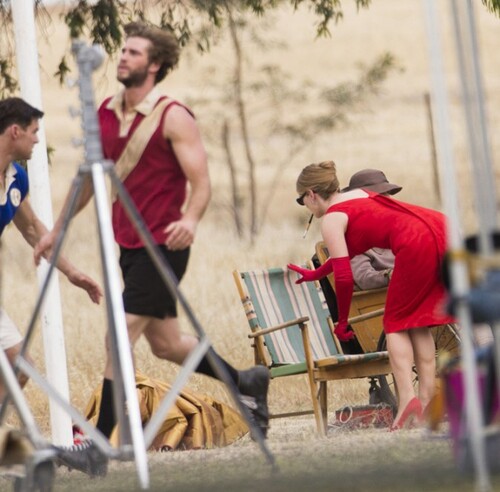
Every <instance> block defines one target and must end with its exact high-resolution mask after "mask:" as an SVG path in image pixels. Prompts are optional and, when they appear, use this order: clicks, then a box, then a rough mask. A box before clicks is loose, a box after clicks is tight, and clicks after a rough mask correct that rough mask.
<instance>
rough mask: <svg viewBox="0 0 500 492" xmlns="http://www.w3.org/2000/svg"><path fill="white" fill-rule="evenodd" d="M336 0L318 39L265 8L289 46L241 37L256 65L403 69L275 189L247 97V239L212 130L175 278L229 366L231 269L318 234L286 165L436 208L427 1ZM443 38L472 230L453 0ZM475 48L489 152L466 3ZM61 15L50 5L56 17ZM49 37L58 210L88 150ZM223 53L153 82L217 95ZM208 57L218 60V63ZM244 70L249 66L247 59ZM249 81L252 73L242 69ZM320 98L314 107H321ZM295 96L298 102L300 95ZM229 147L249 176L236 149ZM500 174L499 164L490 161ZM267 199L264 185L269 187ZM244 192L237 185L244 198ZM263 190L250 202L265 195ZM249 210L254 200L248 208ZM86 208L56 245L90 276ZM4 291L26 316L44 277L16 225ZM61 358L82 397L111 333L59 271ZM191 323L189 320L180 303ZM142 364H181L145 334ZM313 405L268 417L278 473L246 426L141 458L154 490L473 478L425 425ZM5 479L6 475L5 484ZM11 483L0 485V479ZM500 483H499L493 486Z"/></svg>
mask: <svg viewBox="0 0 500 492" xmlns="http://www.w3.org/2000/svg"><path fill="white" fill-rule="evenodd" d="M343 3H345V9H346V10H345V17H344V20H343V21H342V22H341V23H340V24H339V25H338V26H336V27H332V36H331V38H328V39H318V40H315V31H314V17H313V16H312V15H311V13H310V12H308V11H306V10H301V11H299V12H297V13H295V14H294V15H292V14H291V13H290V12H289V11H288V10H282V11H278V12H277V13H276V14H274V15H273V18H272V21H270V22H271V23H270V26H269V27H268V35H269V36H270V37H272V38H273V39H276V40H286V42H287V45H288V46H287V48H286V50H285V51H274V50H262V51H259V49H257V48H255V47H252V45H251V44H250V42H249V41H248V45H245V46H246V47H247V49H248V51H247V53H248V55H247V56H248V58H249V63H252V64H254V66H258V64H260V63H264V62H268V63H275V64H279V65H280V67H282V69H283V70H285V71H287V72H289V73H290V74H291V75H290V77H291V79H290V80H291V81H292V82H293V84H294V85H295V86H296V87H297V90H298V91H300V88H301V87H302V86H305V84H306V82H307V81H308V80H311V79H314V80H315V81H318V82H320V83H321V84H326V83H331V84H333V85H335V84H338V83H341V82H345V81H348V80H350V79H352V78H354V77H355V76H356V74H357V73H358V68H357V66H358V64H359V63H363V64H365V65H366V64H370V63H371V62H372V61H373V60H374V59H375V57H376V56H378V55H379V54H381V53H382V52H384V51H390V52H391V53H393V54H394V56H395V57H396V58H397V60H398V62H399V65H400V66H401V67H402V70H400V71H397V72H393V73H391V74H390V76H389V78H388V80H387V81H386V82H385V83H384V85H383V89H382V91H381V92H380V94H379V95H378V96H376V97H373V98H370V100H369V101H368V102H367V103H366V107H365V108H364V110H363V111H357V112H356V113H354V114H353V115H352V117H351V123H350V125H349V126H347V127H345V128H339V129H336V130H334V131H332V132H331V134H329V135H328V136H325V135H323V134H322V135H319V136H318V138H317V139H316V140H315V141H314V143H313V145H311V147H310V149H309V150H308V152H307V154H306V155H305V156H304V155H302V156H300V157H297V158H291V159H290V161H289V162H288V163H287V165H286V166H285V168H284V171H283V172H282V174H281V179H280V182H279V184H278V186H275V187H274V188H273V189H272V190H270V189H269V187H270V182H271V176H272V174H273V167H272V166H273V164H274V163H276V162H278V161H280V159H282V158H283V157H284V156H286V155H287V149H286V148H284V147H283V146H281V147H280V142H279V141H273V140H272V139H269V137H270V136H269V135H266V134H264V132H263V131H262V128H261V127H260V126H259V124H258V121H259V120H258V116H255V117H254V116H253V113H252V109H254V108H257V107H258V103H259V101H258V100H254V99H253V98H252V97H251V96H248V100H247V102H248V107H249V112H250V115H251V116H250V120H251V127H250V131H251V136H252V145H253V146H254V151H255V155H256V156H259V158H260V160H259V162H262V163H264V164H262V163H261V164H259V165H258V167H257V170H256V173H257V181H258V187H257V188H258V194H259V199H260V200H261V201H262V200H264V199H266V200H270V202H269V216H268V220H267V222H266V223H265V224H264V226H263V228H262V231H261V233H260V234H259V236H258V237H257V239H256V241H255V244H254V245H253V246H252V245H250V242H249V241H248V238H245V239H238V238H237V236H236V234H235V233H234V225H233V223H232V220H231V216H230V213H229V212H228V204H229V203H230V192H229V186H228V171H227V168H226V164H225V162H224V156H223V154H222V152H221V149H220V148H219V147H218V146H217V145H215V143H214V141H213V140H210V139H208V137H207V139H206V141H207V149H208V152H209V156H210V169H211V176H212V180H213V186H214V193H213V200H212V204H211V206H210V209H209V210H208V212H207V214H206V217H205V218H204V220H203V222H202V223H201V225H200V227H199V230H198V234H197V238H196V242H195V244H194V246H193V248H192V257H191V260H190V266H189V269H188V273H187V275H186V277H185V279H184V280H183V282H182V286H181V287H182V291H183V293H184V294H185V296H186V298H187V299H188V302H189V303H190V306H191V307H192V309H193V310H194V312H195V315H196V317H197V318H198V320H199V321H200V322H201V324H202V326H203V327H204V329H205V330H206V332H207V334H208V336H209V338H210V339H211V341H212V343H213V345H214V346H215V348H216V349H217V351H218V352H219V353H220V354H221V355H223V356H224V357H226V358H227V359H228V360H229V361H230V362H231V363H232V364H234V365H235V366H236V367H241V368H243V367H248V366H249V365H250V364H252V352H251V350H250V346H249V342H248V339H247V338H246V330H247V323H246V319H245V316H244V313H243V310H242V308H241V306H240V301H239V298H238V294H237V291H236V288H235V286H234V284H233V279H232V274H231V273H232V271H233V270H234V269H236V268H238V269H252V268H256V267H269V266H281V265H285V264H286V263H287V262H289V261H292V262H301V261H304V260H305V259H307V258H309V257H310V256H311V254H312V253H313V250H314V244H315V242H316V241H318V240H319V229H318V225H317V224H316V223H313V225H312V227H311V229H310V231H309V234H308V236H307V238H306V239H302V233H303V230H304V226H305V222H306V220H307V218H308V216H307V214H306V212H305V211H304V210H303V209H299V207H297V206H296V205H295V201H294V198H295V195H296V193H295V186H294V183H295V179H296V177H297V175H298V173H299V172H300V170H301V169H302V167H303V166H305V165H306V164H309V163H310V162H317V161H320V160H326V159H333V160H335V161H336V163H337V166H338V169H339V174H340V178H341V182H342V184H346V183H347V181H348V179H349V176H350V175H351V174H352V173H353V172H355V171H357V170H359V169H362V168H365V167H374V168H379V169H382V170H384V171H385V172H386V174H387V176H388V177H389V179H390V180H391V181H392V182H395V183H398V184H400V185H402V186H403V191H402V192H401V193H400V195H399V196H400V198H401V199H402V200H406V201H410V202H414V203H418V204H420V205H424V206H429V207H435V208H439V206H440V204H439V200H438V198H437V196H436V194H435V192H434V182H433V170H432V164H431V150H430V144H429V137H428V122H427V115H426V109H425V105H424V94H425V93H426V92H427V91H429V84H430V79H429V73H428V57H427V45H426V38H425V25H424V19H423V15H422V11H421V3H420V2H409V1H405V2H398V1H394V0H377V1H376V2H373V5H372V6H371V8H370V9H369V10H366V11H361V12H356V10H355V8H354V7H353V5H351V4H354V2H348V1H346V2H343ZM436 3H437V5H438V7H439V11H440V14H441V26H442V31H443V42H444V47H445V53H446V55H445V63H446V71H447V82H448V86H449V97H450V101H451V103H452V108H451V121H452V128H453V134H454V142H453V144H454V150H455V158H456V176H457V181H458V183H459V196H460V208H459V213H460V216H461V218H462V224H463V229H464V231H465V232H473V231H475V230H476V227H477V226H476V224H477V218H476V215H475V213H474V205H473V203H474V200H473V186H472V184H473V180H472V178H471V173H470V165H469V162H468V151H467V146H466V145H467V144H466V139H465V129H464V119H463V112H462V109H461V107H460V105H459V97H460V92H459V80H458V76H457V69H456V61H455V60H456V59H455V52H454V45H453V38H452V32H451V24H450V19H451V16H450V13H449V11H448V2H445V1H444V0H438V1H437V2H436ZM475 3H477V4H478V5H476V7H477V8H476V14H477V21H478V22H477V24H478V32H479V37H480V49H481V61H482V69H483V76H484V83H485V89H486V96H487V113H488V118H489V124H490V137H491V144H492V153H493V158H494V161H495V160H498V157H499V152H500V144H499V142H498V140H496V139H494V138H493V136H494V135H496V134H497V131H498V130H500V113H499V111H498V108H499V107H500V58H499V57H498V54H496V50H497V49H498V47H497V46H498V45H497V43H498V39H499V34H500V21H499V20H498V19H497V18H495V17H494V16H493V15H492V14H489V13H488V12H486V10H485V9H484V7H482V5H481V4H480V2H475ZM54 19H57V16H54ZM42 30H43V31H44V32H45V36H42V35H40V36H39V47H40V62H41V67H42V73H41V78H42V91H43V100H44V101H43V102H44V108H43V109H44V110H45V112H46V116H45V118H44V125H45V131H46V134H47V141H48V143H49V144H50V145H51V146H52V147H54V148H55V154H54V156H53V162H52V164H51V168H50V179H51V187H52V197H53V198H52V203H53V207H54V211H55V213H58V212H59V210H60V208H61V206H62V201H63V198H64V196H65V195H66V192H67V190H68V187H69V184H70V182H71V179H72V178H73V177H74V176H75V174H76V172H77V169H78V166H79V164H81V162H82V155H81V149H75V148H74V147H72V145H71V138H73V137H78V136H79V134H80V128H79V122H78V121H75V120H72V119H70V117H69V116H68V108H69V106H71V105H73V106H77V105H78V95H77V92H76V89H72V90H70V89H68V88H66V87H60V86H59V85H58V84H57V82H55V81H54V80H53V78H52V77H51V75H52V74H53V73H54V72H55V70H56V65H57V62H58V60H59V57H60V55H61V54H62V53H63V51H64V50H66V49H67V48H68V47H69V42H68V41H67V39H66V33H65V31H64V29H63V28H62V27H61V24H60V23H59V22H58V21H57V20H54V21H53V22H52V23H48V22H47V21H44V22H43V29H40V31H42ZM231 63H232V56H231V52H230V49H229V47H228V44H227V42H225V40H222V42H221V43H220V44H219V45H217V46H215V47H214V48H213V49H212V51H211V52H210V53H209V54H207V55H203V56H201V55H199V54H198V53H196V52H195V51H186V53H185V55H184V57H183V59H182V61H181V64H180V67H179V69H178V70H177V71H176V72H174V73H173V74H172V75H171V76H169V77H167V80H166V81H164V82H163V83H162V89H164V90H165V91H166V92H168V93H169V94H170V95H171V96H173V97H176V98H178V99H180V100H184V101H195V100H198V99H201V98H202V97H205V98H210V97H211V96H212V95H213V88H214V87H218V88H219V89H220V88H224V84H227V76H226V73H227V72H228V71H230V70H231ZM213 67H217V69H216V70H213ZM113 72H114V62H113V61H110V62H107V63H105V64H104V66H103V67H102V68H101V69H100V70H99V71H98V72H97V73H96V75H95V90H96V98H97V99H98V100H101V99H102V98H103V97H104V96H105V95H107V94H111V93H113V91H115V90H116V83H115V81H114V77H113ZM250 72H251V71H250ZM249 80H251V77H250V76H249ZM193 109H194V111H195V113H196V115H197V119H198V121H199V124H200V126H201V129H202V132H203V133H204V134H206V135H207V136H208V135H209V134H210V133H211V132H212V130H213V128H212V127H211V123H210V124H209V123H208V122H209V121H211V118H210V116H211V115H210V114H208V110H207V106H204V105H202V104H200V106H199V107H198V106H193ZM314 109H315V108H307V110H308V111H314ZM290 110H293V111H299V112H300V111H301V110H305V108H301V106H300V104H295V106H293V105H292V106H291V107H290ZM236 148H237V152H236V154H235V157H236V161H237V162H238V165H239V166H241V168H240V169H239V172H240V173H241V182H242V184H245V179H246V178H245V172H246V171H245V167H244V155H243V153H241V152H240V151H239V148H238V147H236ZM495 172H496V174H495V177H496V182H497V185H498V184H499V183H498V181H499V178H500V175H499V173H500V171H499V168H498V166H496V168H495ZM265 197H267V198H265ZM246 198H247V197H246V196H244V199H246ZM261 201H260V202H259V206H261V205H262V203H261ZM247 215H248V214H247ZM94 216H95V215H94V209H93V207H92V206H91V207H87V209H86V210H85V211H83V212H82V213H81V214H80V215H79V216H78V217H76V218H75V219H74V221H73V223H72V226H71V228H70V230H69V232H68V236H67V240H66V245H65V254H66V255H67V256H68V257H69V258H70V259H71V260H73V261H74V262H75V263H76V264H77V265H78V266H80V267H81V268H82V269H84V270H85V271H86V272H88V273H89V274H92V275H94V276H95V277H96V278H99V279H100V278H101V270H100V269H101V267H100V261H99V254H98V247H97V241H96V225H95V219H94ZM2 243H3V248H2V275H3V277H2V289H1V293H2V305H4V306H6V307H7V309H8V312H9V314H10V316H11V317H12V318H13V319H14V320H15V321H16V323H17V324H18V325H19V326H20V327H21V330H24V329H25V327H26V326H27V325H28V322H29V319H30V312H31V310H32V308H33V306H34V303H35V300H36V295H37V281H36V275H35V269H34V266H33V262H32V261H31V251H30V249H29V247H28V246H27V245H26V244H25V243H24V241H23V240H22V238H20V237H19V234H18V233H17V231H15V230H14V229H13V228H9V230H7V232H6V233H5V234H4V235H3V237H2ZM61 292H62V310H63V317H64V327H65V338H66V350H67V361H68V362H67V363H68V372H69V378H70V391H71V400H72V403H73V404H74V405H75V407H76V408H79V409H83V408H84V407H85V404H86V401H87V399H88V398H89V396H90V394H91V392H92V390H93V389H94V387H95V386H96V385H97V384H98V383H99V381H100V379H101V368H102V366H103V358H104V348H103V339H104V334H105V331H106V320H105V308H104V306H94V305H92V304H91V303H90V302H89V301H88V299H87V298H86V296H85V295H84V294H83V293H81V292H79V291H77V290H75V289H74V288H72V287H71V286H70V285H69V284H68V282H67V281H66V280H65V279H64V278H61ZM181 317H182V318H183V319H184V321H185V322H184V325H183V326H184V327H185V329H186V331H189V330H190V327H189V323H188V322H187V321H186V317H185V315H184V314H181ZM30 352H31V354H32V355H33V357H34V359H35V361H36V364H37V366H38V367H40V368H42V369H43V366H44V361H43V346H42V336H41V333H40V330H37V334H36V336H35V339H34V341H33V343H32V345H31V347H30ZM136 363H137V367H138V369H140V370H141V371H142V372H144V373H146V374H148V375H150V376H152V377H155V378H161V379H165V380H171V379H172V378H173V377H174V375H175V373H176V368H175V367H174V366H172V365H171V364H169V363H167V362H164V361H159V360H157V359H155V358H154V357H153V356H152V355H151V354H150V353H149V349H148V347H147V346H146V344H144V343H139V345H138V347H137V349H136ZM189 387H190V388H191V389H193V390H195V391H198V392H200V393H207V394H211V395H213V396H215V397H216V398H219V399H221V400H223V401H226V402H230V398H229V397H228V395H227V393H226V391H225V389H224V388H223V387H222V385H220V384H219V383H217V382H214V381H212V380H209V379H208V378H205V377H203V376H193V377H192V378H191V380H190V383H189ZM331 388H332V389H331V391H330V396H329V404H330V408H331V409H335V408H338V407H340V406H342V405H344V404H346V403H351V404H363V403H366V400H367V394H368V392H367V385H366V383H365V382H348V383H339V384H334V385H331ZM25 394H26V396H27V398H28V401H29V403H30V406H31V409H32V411H33V413H34V415H35V417H36V419H37V421H38V422H39V425H40V427H41V429H42V430H43V432H44V433H46V434H47V435H49V432H50V430H49V421H48V404H47V401H46V398H45V396H44V395H43V393H42V392H41V391H40V390H39V389H38V388H36V386H35V385H34V384H33V383H29V384H28V386H27V388H26V390H25ZM308 405H309V396H308V390H307V386H306V381H305V379H303V380H298V381H278V382H274V383H273V384H272V387H271V393H270V406H271V410H277V409H280V410H281V411H287V410H292V409H305V408H308ZM313 430H314V427H313V423H312V419H308V418H302V419H295V420H293V419H289V420H287V421H281V422H275V421H274V422H273V426H272V428H271V431H270V436H269V445H270V448H271V450H272V451H273V453H275V455H276V457H277V461H278V464H279V465H280V468H281V473H280V474H278V475H274V476H273V475H271V473H270V470H269V467H267V465H266V464H265V463H264V459H263V457H262V455H261V454H260V453H259V451H258V449H257V448H256V446H255V444H253V443H252V442H251V441H250V440H249V438H248V437H245V438H244V439H243V440H241V441H240V442H238V443H236V444H235V445H233V446H231V447H230V448H226V449H221V450H216V451H196V452H182V453H170V454H158V455H151V456H150V465H151V470H152V489H154V490H160V489H161V490H176V491H184V490H185V491H187V490H220V489H221V488H225V489H226V490H244V491H246V490H248V491H250V490H258V489H264V490H272V491H285V490H313V489H314V488H317V489H318V490H472V485H471V482H470V480H468V479H466V478H464V477H461V476H457V475H456V473H455V469H454V464H453V459H452V455H451V451H450V447H449V443H448V440H447V439H445V436H444V435H438V436H432V435H428V434H426V433H423V432H420V431H411V432H401V433H395V434H389V433H387V432H385V431H380V430H373V431H363V432H361V431H357V432H351V433H340V434H334V435H330V436H329V437H328V438H327V439H318V438H316V437H315V436H314V432H313ZM7 485H8V484H6V483H4V482H0V489H1V490H4V487H7ZM137 487H138V486H137V483H136V481H135V478H134V470H133V466H132V464H130V463H113V465H112V467H111V471H110V475H109V476H108V478H106V479H105V480H92V481H89V480H88V479H87V478H86V477H84V476H83V475H79V474H78V473H76V472H73V473H71V474H69V473H67V472H60V473H58V479H57V481H56V490H61V491H63V490H70V488H71V489H72V490H135V489H136V488H137ZM5 489H6V488H5ZM499 490H500V489H499Z"/></svg>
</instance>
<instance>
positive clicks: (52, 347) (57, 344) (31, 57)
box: [11, 0, 73, 445]
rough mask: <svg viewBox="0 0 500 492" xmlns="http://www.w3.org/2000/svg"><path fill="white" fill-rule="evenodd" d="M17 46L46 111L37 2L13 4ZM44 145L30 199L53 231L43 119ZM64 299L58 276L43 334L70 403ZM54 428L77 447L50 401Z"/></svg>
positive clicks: (23, 73)
mask: <svg viewBox="0 0 500 492" xmlns="http://www.w3.org/2000/svg"><path fill="white" fill-rule="evenodd" d="M11 7H12V18H13V22H14V34H15V42H16V59H17V70H18V72H19V81H20V85H21V96H22V97H23V99H25V100H26V101H27V102H29V103H30V104H32V105H33V106H35V107H36V108H38V109H42V94H41V89H40V73H39V68H38V50H37V45H36V29H35V16H34V12H33V11H34V5H33V0H16V1H15V2H11ZM38 137H39V139H40V142H39V143H38V144H37V145H35V148H34V151H33V157H32V159H31V160H30V161H29V164H28V174H29V179H30V198H31V202H32V204H33V209H34V210H35V212H36V214H37V215H38V217H40V219H41V221H42V222H43V223H44V224H45V225H46V226H47V227H48V228H49V229H51V228H52V226H53V218H52V205H51V198H50V197H51V194H50V183H49V173H48V160H47V143H46V139H45V127H44V124H43V119H42V120H40V130H39V132H38ZM47 270H48V264H47V263H46V262H45V261H44V262H42V264H41V266H39V267H38V269H37V275H38V282H39V283H40V285H41V284H42V282H43V279H44V278H45V276H46V274H47ZM60 299H61V295H60V291H59V282H58V279H57V276H53V277H52V282H51V284H50V287H49V290H48V292H47V298H46V302H45V303H44V306H43V309H42V316H41V317H42V332H43V344H44V351H45V367H46V371H47V379H48V380H49V381H50V382H51V383H52V385H53V386H54V387H55V388H57V389H58V391H59V393H60V394H61V395H62V396H63V397H64V398H65V399H66V400H68V401H69V385H68V372H67V368H66V349H65V346H64V333H63V323H62V312H61V302H60ZM49 405H50V425H51V430H52V439H53V442H54V443H55V444H63V445H69V444H72V443H73V436H72V432H71V419H70V417H69V416H68V415H67V413H65V412H64V411H63V410H62V409H61V408H60V407H59V406H58V405H56V404H55V402H54V401H53V400H50V402H49Z"/></svg>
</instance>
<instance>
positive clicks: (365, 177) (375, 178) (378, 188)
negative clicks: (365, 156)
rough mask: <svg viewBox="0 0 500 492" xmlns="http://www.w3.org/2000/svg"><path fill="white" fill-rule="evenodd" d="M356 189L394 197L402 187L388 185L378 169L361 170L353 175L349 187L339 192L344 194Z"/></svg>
mask: <svg viewBox="0 0 500 492" xmlns="http://www.w3.org/2000/svg"><path fill="white" fill-rule="evenodd" d="M357 188H364V189H366V190H370V191H374V192H375V193H387V194H388V195H395V194H396V193H399V192H400V191H401V190H402V189H403V187H402V186H399V185H396V184H392V183H389V181H388V180H387V178H386V177H385V174H384V173H383V172H382V171H379V170H378V169H362V170H361V171H358V172H357V173H354V174H353V175H352V176H351V179H350V180H349V186H346V187H345V188H343V189H342V190H340V191H341V192H342V193H344V192H346V191H351V190H355V189H357Z"/></svg>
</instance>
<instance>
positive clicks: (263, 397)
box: [144, 317, 270, 436]
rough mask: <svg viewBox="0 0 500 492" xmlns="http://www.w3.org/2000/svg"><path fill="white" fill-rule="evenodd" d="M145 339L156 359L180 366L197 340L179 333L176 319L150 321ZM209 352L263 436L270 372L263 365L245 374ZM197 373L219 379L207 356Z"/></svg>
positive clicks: (265, 423) (265, 425)
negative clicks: (230, 381) (225, 374)
mask: <svg viewBox="0 0 500 492" xmlns="http://www.w3.org/2000/svg"><path fill="white" fill-rule="evenodd" d="M144 336H145V337H146V339H147V340H148V342H149V344H150V346H151V350H152V352H153V354H154V355H156V357H158V358H160V359H165V360H169V361H172V362H175V363H177V364H183V362H184V360H185V359H186V357H187V356H188V355H189V353H190V352H191V350H193V349H194V348H195V347H196V345H197V344H198V339H197V338H196V337H194V336H192V335H187V334H185V333H182V332H181V330H180V328H179V323H178V320H177V318H174V317H166V318H164V319H158V318H152V319H151V321H150V323H148V325H147V328H146V329H145V330H144ZM210 350H211V351H212V352H211V353H212V355H213V356H214V357H215V358H216V359H217V361H218V362H219V364H220V365H221V366H223V367H224V368H225V369H226V371H227V373H228V374H229V376H230V377H231V379H232V380H233V382H234V383H235V385H236V386H237V388H238V390H239V391H240V393H241V394H242V398H241V400H242V402H243V403H244V404H245V405H246V406H248V408H249V409H250V411H251V413H252V415H253V417H254V418H255V421H256V423H257V425H258V426H259V427H260V428H261V430H262V432H263V434H264V436H265V435H266V434H267V429H268V426H269V410H268V407H267V391H268V388H269V379H270V376H269V370H268V369H267V368H266V367H264V366H257V367H252V368H251V369H248V370H246V371H239V370H237V369H235V368H234V367H233V366H232V365H231V364H229V363H228V362H227V361H226V360H224V359H223V358H222V357H221V356H220V355H219V354H217V352H215V350H213V348H212V349H210ZM196 372H199V373H201V374H205V375H207V376H210V377H213V378H215V379H220V378H219V377H218V375H217V373H216V372H215V370H214V369H213V368H212V365H211V364H210V362H209V360H208V357H207V356H206V355H205V356H204V357H203V358H202V360H201V361H200V363H199V365H198V367H197V368H196Z"/></svg>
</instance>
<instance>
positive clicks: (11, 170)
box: [0, 97, 108, 476]
mask: <svg viewBox="0 0 500 492" xmlns="http://www.w3.org/2000/svg"><path fill="white" fill-rule="evenodd" d="M42 116H43V112H42V111H40V110H38V109H36V108H34V107H32V106H30V105H29V104H28V103H27V102H25V101H24V100H23V99H20V98H18V97H11V98H8V99H4V100H2V101H0V236H1V234H2V232H3V231H4V229H5V227H6V226H7V224H9V223H10V222H13V223H14V225H15V226H16V227H17V229H18V230H19V232H20V233H21V234H22V235H23V237H24V239H25V240H26V241H27V242H28V244H29V245H30V246H32V247H34V246H35V245H36V243H37V242H38V240H39V239H40V238H41V237H42V235H44V234H47V232H48V230H47V228H46V227H45V226H44V225H43V223H42V222H41V221H40V220H39V219H38V217H37V216H36V215H35V213H34V212H33V210H32V208H31V205H30V203H29V200H28V197H27V195H28V191H29V184H28V175H27V173H26V171H25V169H24V168H23V167H22V166H21V165H20V164H19V163H18V162H17V161H24V160H28V159H30V158H31V154H32V152H33V147H34V146H35V144H36V143H37V142H38V135H37V133H38V129H39V123H38V120H39V119H40V118H41V117H42ZM56 266H57V268H58V269H59V270H60V271H61V272H62V273H64V274H65V275H66V277H67V278H68V280H69V281H70V282H71V283H72V284H73V285H76V286H77V287H80V288H82V289H84V290H85V291H86V292H87V294H88V295H89V297H90V299H91V300H92V301H93V302H94V303H96V304H98V303H99V302H100V299H101V297H102V291H101V289H100V287H99V285H98V284H97V283H96V282H94V280H92V279H91V278H90V277H88V276H87V275H85V274H83V273H82V272H81V271H79V270H78V269H77V268H76V267H75V266H74V265H72V264H71V263H70V262H69V261H67V260H66V259H64V258H63V257H61V258H60V259H59V261H58V263H57V265H56ZM21 347H22V337H21V334H20V333H19V331H18V329H17V327H16V326H15V324H14V323H13V321H12V320H11V319H10V318H9V316H8V315H7V313H6V312H5V310H4V309H1V308H0V348H1V349H3V350H4V351H5V353H6V355H7V358H8V359H9V361H10V363H11V364H14V363H15V359H16V357H17V356H18V355H19V353H20V351H21ZM25 358H26V359H27V360H30V358H29V356H28V355H27V354H25ZM30 362H31V360H30ZM18 379H19V384H20V386H21V387H23V386H24V385H25V384H26V382H27V377H26V376H25V375H24V374H22V373H19V375H18ZM5 391H6V389H5V388H4V386H3V382H0V398H1V399H3V397H4V395H5ZM1 399H0V401H1ZM52 448H53V450H54V451H55V457H54V459H55V460H56V462H57V463H58V464H60V465H61V464H65V465H67V464H68V462H69V463H70V464H73V463H78V464H80V466H79V467H78V469H79V470H81V471H83V472H85V473H88V474H90V475H92V476H95V475H101V476H102V475H105V474H106V472H107V464H108V459H107V457H106V456H104V455H103V453H101V452H100V450H99V449H98V448H96V447H95V446H94V447H91V448H90V449H85V450H84V451H82V450H80V449H69V450H68V449H65V448H60V447H57V446H53V447H52Z"/></svg>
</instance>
